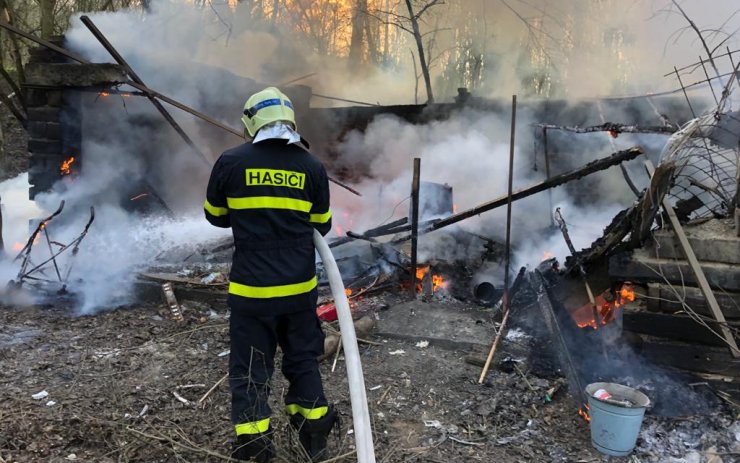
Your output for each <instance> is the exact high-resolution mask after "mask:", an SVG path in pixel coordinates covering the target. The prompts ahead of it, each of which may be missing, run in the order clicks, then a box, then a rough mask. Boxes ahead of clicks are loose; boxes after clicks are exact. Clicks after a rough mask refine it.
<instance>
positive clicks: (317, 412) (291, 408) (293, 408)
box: [285, 404, 329, 420]
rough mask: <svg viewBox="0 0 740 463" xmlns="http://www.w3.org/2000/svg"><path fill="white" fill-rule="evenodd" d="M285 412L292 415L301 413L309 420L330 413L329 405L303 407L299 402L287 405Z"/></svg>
mask: <svg viewBox="0 0 740 463" xmlns="http://www.w3.org/2000/svg"><path fill="white" fill-rule="evenodd" d="M285 412H286V413H287V414H288V415H291V416H292V415H295V414H298V413H300V414H301V415H303V417H304V418H305V419H307V420H318V419H319V418H321V417H323V416H324V415H326V414H327V413H329V407H317V408H303V407H301V406H300V405H298V404H290V405H286V406H285Z"/></svg>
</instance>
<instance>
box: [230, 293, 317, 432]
mask: <svg viewBox="0 0 740 463" xmlns="http://www.w3.org/2000/svg"><path fill="white" fill-rule="evenodd" d="M314 307H315V304H313V305H312V306H311V308H310V309H308V310H304V311H300V312H295V313H291V314H286V315H278V316H268V317H254V316H246V315H243V314H240V313H239V311H238V310H236V311H234V310H232V312H231V319H230V323H229V325H230V326H229V331H230V336H231V355H230V357H229V386H230V387H231V420H232V423H233V424H234V426H235V428H236V433H237V435H242V434H259V433H264V432H267V430H268V428H269V427H270V426H269V425H270V415H271V410H270V406H269V405H268V403H267V400H268V397H269V395H270V378H271V377H272V374H273V371H274V359H275V352H276V348H277V346H280V348H281V350H282V352H283V362H282V372H283V374H284V375H285V377H286V379H287V380H288V382H289V383H290V386H289V388H288V392H287V394H286V395H285V406H286V411H287V413H288V414H289V415H296V414H299V413H300V414H301V415H303V416H304V417H305V418H306V419H318V418H321V417H322V416H324V415H325V414H326V413H327V410H328V409H327V401H326V398H325V396H324V390H323V387H322V384H321V374H320V372H319V363H318V361H317V357H319V356H320V355H321V354H323V352H324V334H323V332H322V330H321V324H320V321H319V319H318V317H317V316H316V312H315V311H314V310H313V308H314Z"/></svg>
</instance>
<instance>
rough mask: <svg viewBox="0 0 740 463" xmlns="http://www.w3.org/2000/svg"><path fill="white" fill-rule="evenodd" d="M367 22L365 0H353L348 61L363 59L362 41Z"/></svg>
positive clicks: (355, 62) (358, 61) (353, 62)
mask: <svg viewBox="0 0 740 463" xmlns="http://www.w3.org/2000/svg"><path fill="white" fill-rule="evenodd" d="M365 23H367V0H355V5H354V8H353V9H352V37H351V38H350V43H349V61H350V63H352V64H359V63H361V62H362V61H363V56H362V55H363V53H362V43H363V36H364V35H365V32H366V30H367V29H366V28H365Z"/></svg>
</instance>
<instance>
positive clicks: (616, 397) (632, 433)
mask: <svg viewBox="0 0 740 463" xmlns="http://www.w3.org/2000/svg"><path fill="white" fill-rule="evenodd" d="M599 389H604V390H606V391H607V392H608V393H609V394H611V396H612V400H600V399H597V398H596V397H594V393H595V392H596V391H598V390H599ZM586 394H587V395H588V407H589V415H591V423H590V428H591V443H592V444H593V446H594V447H595V448H596V450H598V451H599V452H601V453H603V454H606V455H612V456H616V457H623V456H626V455H629V454H630V453H631V452H632V450H634V448H635V444H636V443H637V436H638V435H639V434H640V427H641V426H642V419H643V417H644V416H645V409H646V408H647V407H649V406H650V399H649V398H648V397H647V396H646V395H645V394H643V393H642V392H640V391H638V390H636V389H632V388H631V387H627V386H622V385H621V384H615V383H593V384H589V385H588V386H586Z"/></svg>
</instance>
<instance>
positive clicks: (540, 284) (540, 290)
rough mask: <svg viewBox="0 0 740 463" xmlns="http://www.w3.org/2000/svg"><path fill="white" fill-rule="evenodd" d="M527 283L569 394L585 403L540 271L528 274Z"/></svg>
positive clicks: (568, 350) (583, 393)
mask: <svg viewBox="0 0 740 463" xmlns="http://www.w3.org/2000/svg"><path fill="white" fill-rule="evenodd" d="M529 283H530V285H531V286H532V287H533V288H534V289H535V291H536V293H537V304H538V305H539V307H540V311H541V313H542V319H543V320H544V322H545V326H547V329H548V331H549V333H550V335H551V336H552V339H553V341H554V342H555V343H557V345H558V349H557V353H558V359H559V361H560V366H561V367H562V368H563V370H564V373H565V375H566V377H567V378H568V386H569V390H570V393H571V395H572V396H573V397H574V398H575V399H576V400H583V401H585V389H584V388H583V385H582V384H581V378H580V376H579V374H578V369H577V368H576V364H575V362H574V361H573V357H572V356H571V353H570V349H569V347H568V343H567V342H566V340H565V335H564V333H563V331H562V328H561V327H560V323H559V322H558V317H557V314H556V313H555V308H554V307H553V305H552V301H551V299H550V294H549V292H548V290H547V282H546V281H545V278H544V277H543V276H542V274H541V273H540V271H539V270H535V271H534V272H531V273H529Z"/></svg>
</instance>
